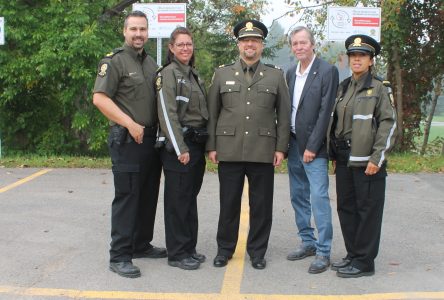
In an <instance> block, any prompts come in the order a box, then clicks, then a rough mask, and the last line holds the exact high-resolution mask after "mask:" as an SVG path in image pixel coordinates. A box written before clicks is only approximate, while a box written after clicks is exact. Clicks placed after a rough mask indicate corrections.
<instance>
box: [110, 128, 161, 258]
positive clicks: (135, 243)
mask: <svg viewBox="0 0 444 300" xmlns="http://www.w3.org/2000/svg"><path fill="white" fill-rule="evenodd" d="M155 140H156V138H155V137H154V136H144V138H143V143H142V144H137V143H136V142H134V140H132V139H131V138H127V140H126V141H124V142H118V141H115V140H114V139H113V137H112V134H110V137H109V140H108V147H109V152H110V156H111V161H112V170H113V174H114V188H115V197H114V200H113V203H112V208H111V210H112V212H111V249H110V261H111V262H121V261H131V259H132V255H133V253H135V252H142V251H144V250H147V249H149V248H150V247H152V246H151V245H150V242H151V241H152V239H153V230H154V220H155V217H156V208H157V198H158V195H159V184H160V176H161V171H162V165H161V162H160V157H159V154H158V152H157V151H156V150H155V149H154V143H155Z"/></svg>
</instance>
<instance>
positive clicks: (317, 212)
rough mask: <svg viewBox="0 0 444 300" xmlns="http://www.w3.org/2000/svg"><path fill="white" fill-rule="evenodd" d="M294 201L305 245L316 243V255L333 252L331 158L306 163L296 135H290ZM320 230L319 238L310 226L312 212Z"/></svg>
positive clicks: (314, 245) (292, 195)
mask: <svg viewBox="0 0 444 300" xmlns="http://www.w3.org/2000/svg"><path fill="white" fill-rule="evenodd" d="M288 175H289V177H290V197H291V205H292V206H293V208H294V211H295V219H296V225H297V227H298V230H299V232H298V234H299V236H300V237H301V239H302V244H303V246H304V247H316V255H322V256H330V249H331V241H332V237H333V227H332V221H331V206H330V198H329V197H328V160H327V159H326V158H315V159H314V160H313V161H312V162H309V163H304V161H303V153H299V150H298V146H297V143H296V139H295V138H294V137H291V138H290V149H289V151H288ZM312 212H313V216H314V221H315V224H316V228H317V230H318V240H316V237H315V235H314V228H313V227H312V226H311V214H312Z"/></svg>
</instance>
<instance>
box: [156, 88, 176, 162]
mask: <svg viewBox="0 0 444 300" xmlns="http://www.w3.org/2000/svg"><path fill="white" fill-rule="evenodd" d="M159 96H160V104H161V105H162V113H163V117H164V118H165V123H166V126H167V130H168V133H169V135H170V139H171V143H173V147H174V150H175V151H176V154H177V156H179V155H180V150H179V145H177V141H176V138H175V137H174V132H173V128H172V127H171V123H170V118H168V113H167V110H166V107H165V99H163V89H160V91H159Z"/></svg>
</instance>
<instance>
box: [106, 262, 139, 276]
mask: <svg viewBox="0 0 444 300" xmlns="http://www.w3.org/2000/svg"><path fill="white" fill-rule="evenodd" d="M109 269H110V270H111V271H113V272H114V273H117V274H119V275H120V276H123V277H128V278H137V277H140V269H139V268H138V267H136V266H133V263H132V262H130V261H120V262H110V263H109Z"/></svg>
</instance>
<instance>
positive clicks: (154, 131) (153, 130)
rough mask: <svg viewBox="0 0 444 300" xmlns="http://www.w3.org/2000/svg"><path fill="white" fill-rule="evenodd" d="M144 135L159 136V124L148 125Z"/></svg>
mask: <svg viewBox="0 0 444 300" xmlns="http://www.w3.org/2000/svg"><path fill="white" fill-rule="evenodd" d="M143 136H157V126H147V127H145V128H144V129H143Z"/></svg>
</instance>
